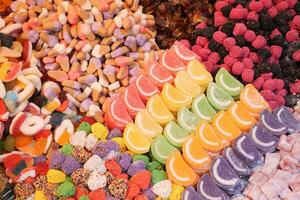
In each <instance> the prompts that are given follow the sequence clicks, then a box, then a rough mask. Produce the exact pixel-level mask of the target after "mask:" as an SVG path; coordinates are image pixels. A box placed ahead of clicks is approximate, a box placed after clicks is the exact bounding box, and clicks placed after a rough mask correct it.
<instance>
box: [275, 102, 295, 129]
mask: <svg viewBox="0 0 300 200" xmlns="http://www.w3.org/2000/svg"><path fill="white" fill-rule="evenodd" d="M274 114H275V115H276V117H277V119H278V120H279V121H280V122H281V123H283V124H285V125H286V126H287V128H288V132H289V133H298V132H299V131H300V122H299V121H298V120H297V119H296V118H295V117H294V115H293V113H292V111H291V109H290V108H288V107H286V106H281V107H280V108H278V109H277V110H275V111H274Z"/></svg>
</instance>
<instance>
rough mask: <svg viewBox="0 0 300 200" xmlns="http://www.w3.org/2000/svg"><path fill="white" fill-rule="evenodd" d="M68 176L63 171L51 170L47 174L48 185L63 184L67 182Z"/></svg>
mask: <svg viewBox="0 0 300 200" xmlns="http://www.w3.org/2000/svg"><path fill="white" fill-rule="evenodd" d="M66 178H67V176H66V175H65V173H63V172H62V171H59V170H56V169H50V170H49V171H48V172H47V181H48V183H62V182H64V181H65V180H66Z"/></svg>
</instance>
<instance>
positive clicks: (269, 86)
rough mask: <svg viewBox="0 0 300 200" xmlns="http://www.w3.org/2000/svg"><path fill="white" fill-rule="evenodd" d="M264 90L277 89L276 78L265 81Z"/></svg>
mask: <svg viewBox="0 0 300 200" xmlns="http://www.w3.org/2000/svg"><path fill="white" fill-rule="evenodd" d="M263 89H264V90H271V91H274V90H276V89H277V85H276V80H275V79H268V80H266V81H265V82H264V85H263Z"/></svg>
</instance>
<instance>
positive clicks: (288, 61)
mask: <svg viewBox="0 0 300 200" xmlns="http://www.w3.org/2000/svg"><path fill="white" fill-rule="evenodd" d="M279 64H280V67H281V68H287V67H289V66H292V65H294V61H293V60H292V59H291V58H289V57H285V58H283V59H280V60H279Z"/></svg>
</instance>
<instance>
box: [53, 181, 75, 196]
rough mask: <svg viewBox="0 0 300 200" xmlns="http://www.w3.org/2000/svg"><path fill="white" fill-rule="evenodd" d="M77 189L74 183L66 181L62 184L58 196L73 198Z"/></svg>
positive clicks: (58, 189)
mask: <svg viewBox="0 0 300 200" xmlns="http://www.w3.org/2000/svg"><path fill="white" fill-rule="evenodd" d="M75 191H76V187H75V185H74V184H73V183H71V182H69V181H66V182H64V183H62V184H60V185H59V186H58V188H57V196H59V197H63V198H68V197H72V196H73V195H74V194H75Z"/></svg>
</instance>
